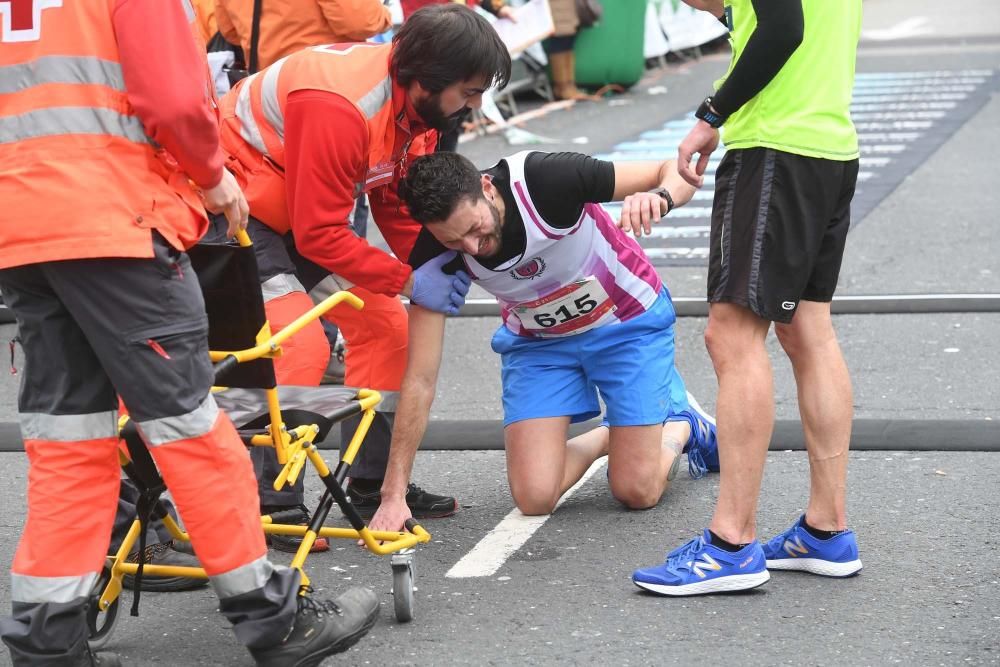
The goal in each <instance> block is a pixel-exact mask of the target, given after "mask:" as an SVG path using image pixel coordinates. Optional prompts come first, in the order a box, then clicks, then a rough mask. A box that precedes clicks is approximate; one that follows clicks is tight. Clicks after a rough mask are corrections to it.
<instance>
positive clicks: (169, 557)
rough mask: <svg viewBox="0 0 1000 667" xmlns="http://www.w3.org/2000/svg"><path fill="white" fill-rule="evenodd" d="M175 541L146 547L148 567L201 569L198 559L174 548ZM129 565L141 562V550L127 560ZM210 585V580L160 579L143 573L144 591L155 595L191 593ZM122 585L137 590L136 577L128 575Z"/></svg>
mask: <svg viewBox="0 0 1000 667" xmlns="http://www.w3.org/2000/svg"><path fill="white" fill-rule="evenodd" d="M173 545H174V543H173V541H170V542H161V543H159V544H150V545H149V546H147V547H146V558H145V563H146V565H170V566H172V567H201V563H199V562H198V559H197V558H196V557H195V556H194V555H192V554H188V553H184V552H181V551H178V550H177V549H174V548H173ZM125 562H127V563H138V562H139V550H138V549H136V550H135V551H133V552H132V553H130V554H129V555H128V558H126V559H125ZM207 584H208V579H197V578H195V577H158V576H154V575H152V574H149V573H148V572H143V573H142V590H144V591H152V592H154V593H170V592H173V591H190V590H194V589H195V588H201V587H202V586H205V585H207ZM122 585H123V586H124V587H125V588H127V589H129V590H135V576H134V575H131V574H126V575H125V576H123V577H122Z"/></svg>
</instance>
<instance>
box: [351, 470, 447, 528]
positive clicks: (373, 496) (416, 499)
mask: <svg viewBox="0 0 1000 667" xmlns="http://www.w3.org/2000/svg"><path fill="white" fill-rule="evenodd" d="M381 487H382V480H380V479H379V480H367V479H358V480H353V479H352V480H351V482H350V483H349V484H348V485H347V495H348V496H350V497H351V504H353V505H354V507H355V509H357V510H358V514H360V515H361V516H362V517H364V518H365V519H370V518H371V517H372V515H374V514H375V510H377V509H378V506H379V505H381V504H382V492H381ZM406 506H407V507H409V508H410V514H412V515H413V518H414V519H440V518H442V517H446V516H451V515H452V514H454V513H455V510H457V509H458V502H457V501H456V500H455V499H454V498H452V497H451V496H439V495H436V494H434V493H428V492H427V491H424V490H423V489H421V488H420V487H419V486H417V485H416V484H413V483H411V484H409V485H408V486H407V487H406Z"/></svg>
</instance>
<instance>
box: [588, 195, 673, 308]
mask: <svg viewBox="0 0 1000 667" xmlns="http://www.w3.org/2000/svg"><path fill="white" fill-rule="evenodd" d="M586 208H587V210H588V211H589V212H590V215H591V217H593V218H594V220H595V221H596V222H597V229H598V231H600V232H601V236H603V237H604V240H605V241H607V242H608V245H610V246H611V247H612V248H613V249H614V251H615V253H616V254H617V255H618V261H619V262H621V264H622V266H624V267H625V268H626V269H628V270H629V272H631V273H632V275H634V276H635V277H636V278H638V279H639V280H641V281H643V282H644V283H646V284H647V285H649V286H650V287H652V288H653V289H654V290H656V291H657V292H659V291H660V290H661V289H663V281H662V280H660V276H659V275H657V273H656V270H655V269H653V265H652V264H650V263H649V260H647V259H646V256H645V254H643V252H642V248H640V247H639V244H638V243H636V242H635V241H633V240H632V239H630V238H629V237H628V236H626V235H625V233H624V232H622V231H621V230H620V229H619V228H618V227H616V226H615V223H614V222H613V221H612V220H611V216H609V215H608V212H607V211H605V210H604V209H603V208H602V207H600V206H598V205H597V204H587V206H586ZM609 294H610V292H609Z"/></svg>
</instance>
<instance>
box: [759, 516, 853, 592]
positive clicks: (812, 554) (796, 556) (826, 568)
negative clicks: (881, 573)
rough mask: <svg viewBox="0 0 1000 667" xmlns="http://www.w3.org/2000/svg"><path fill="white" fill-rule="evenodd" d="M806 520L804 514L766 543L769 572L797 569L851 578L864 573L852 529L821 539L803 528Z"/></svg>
mask: <svg viewBox="0 0 1000 667" xmlns="http://www.w3.org/2000/svg"><path fill="white" fill-rule="evenodd" d="M805 518H806V517H805V515H802V516H801V517H799V520H798V521H796V522H795V524H794V525H793V526H792V527H791V528H789V529H788V530H786V531H785V532H783V533H781V534H780V535H778V536H776V537H774V538H773V539H771V540H769V541H768V542H767V543H766V544H764V554H765V556H766V557H767V567H768V569H771V570H798V571H800V572H811V573H812V574H819V575H822V576H824V577H851V576H854V575H855V574H857V573H858V572H860V571H861V559H860V558H858V541H857V538H856V537H855V535H854V531H853V530H845V531H844V532H842V533H839V534H837V535H834V536H833V537H831V538H830V539H828V540H821V539H819V538H818V537H814V536H813V535H812V534H810V533H809V531H808V530H806V529H805V528H804V527H803V526H802V524H803V522H804V521H805Z"/></svg>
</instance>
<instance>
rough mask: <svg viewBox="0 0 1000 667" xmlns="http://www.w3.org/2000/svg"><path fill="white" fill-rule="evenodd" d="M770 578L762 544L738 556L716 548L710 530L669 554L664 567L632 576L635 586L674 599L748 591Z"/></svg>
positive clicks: (757, 544)
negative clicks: (675, 597)
mask: <svg viewBox="0 0 1000 667" xmlns="http://www.w3.org/2000/svg"><path fill="white" fill-rule="evenodd" d="M770 578H771V575H770V574H769V573H768V571H767V567H766V566H765V565H764V550H763V549H761V546H760V543H759V542H753V543H751V544H748V545H747V546H745V547H744V548H742V549H740V550H739V551H736V552H731V551H725V550H724V549H720V548H718V547H715V546H712V542H711V535H710V534H709V532H708V531H707V530H706V531H705V532H704V533H703V534H702V535H701V536H700V537H696V538H694V539H693V540H691V541H690V542H688V543H687V544H685V545H684V546H682V547H680V548H678V549H674V550H673V551H671V552H670V553H669V554H667V562H665V563H664V564H663V565H657V566H656V567H647V568H644V569H641V570H636V571H635V572H633V573H632V583H634V584H635V585H636V586H638V587H639V588H643V589H645V590H647V591H652V592H653V593H658V594H660V595H672V596H681V595H704V594H706V593H728V592H731V591H745V590H749V589H751V588H756V587H758V586H760V585H762V584H765V583H767V581H768V579H770Z"/></svg>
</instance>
